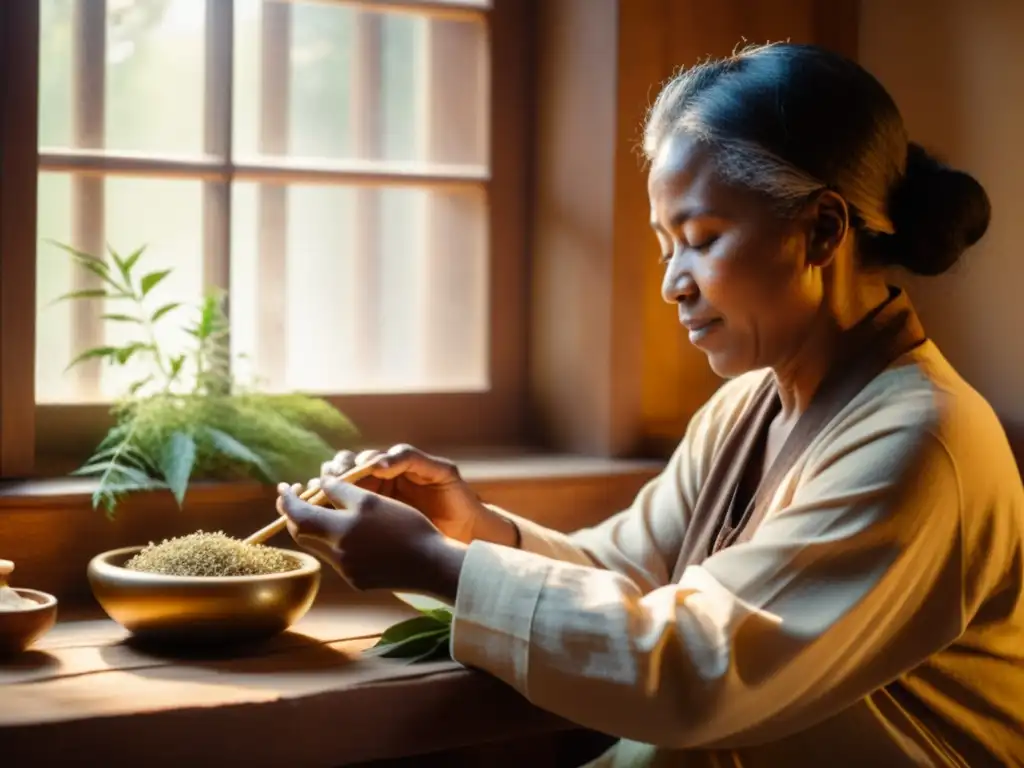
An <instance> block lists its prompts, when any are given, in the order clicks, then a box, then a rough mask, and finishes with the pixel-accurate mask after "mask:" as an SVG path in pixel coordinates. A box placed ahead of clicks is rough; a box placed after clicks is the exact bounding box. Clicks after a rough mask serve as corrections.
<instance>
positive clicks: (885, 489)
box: [279, 45, 1024, 767]
mask: <svg viewBox="0 0 1024 768" xmlns="http://www.w3.org/2000/svg"><path fill="white" fill-rule="evenodd" d="M644 139H645V140H644V148H645V152H646V155H647V157H648V159H649V161H650V166H649V177H648V192H649V197H650V206H651V226H652V227H653V229H654V232H655V234H656V236H657V239H658V242H659V244H660V246H661V260H662V263H663V264H664V281H663V284H662V293H663V295H664V298H665V300H666V301H667V302H669V303H670V304H672V305H674V306H675V308H676V311H677V312H678V313H679V321H680V322H681V323H682V324H683V325H684V326H686V328H687V329H688V330H689V338H690V341H691V343H692V344H694V345H695V346H697V347H698V348H700V349H701V350H703V351H704V352H705V353H706V354H707V357H708V360H709V362H710V364H711V367H712V368H713V369H714V371H715V372H716V373H717V374H718V375H720V376H721V377H723V378H724V379H726V380H727V381H726V383H725V384H724V385H723V386H722V387H721V388H720V389H719V390H718V392H717V393H715V395H714V396H713V397H712V398H711V399H710V400H709V401H708V402H707V403H706V404H705V405H704V406H703V408H702V409H701V410H700V411H699V412H698V413H697V414H696V416H695V417H694V418H693V420H692V422H691V423H690V425H689V427H688V429H687V431H686V434H685V436H684V437H683V440H682V442H681V443H680V445H679V447H678V449H677V450H676V451H675V453H674V455H673V456H672V458H671V460H670V461H669V462H668V465H667V466H666V467H665V469H664V471H663V472H662V473H661V474H660V475H659V476H658V477H657V478H656V479H654V480H653V481H651V482H650V483H649V484H648V485H647V486H646V487H645V488H644V489H643V490H642V491H641V492H640V494H639V495H638V496H637V498H636V501H635V502H634V503H633V505H632V506H631V507H630V508H629V509H627V510H625V511H622V512H621V513H619V514H617V515H615V516H614V517H612V518H610V519H609V520H607V521H606V522H604V523H602V524H600V525H597V526H596V527H594V528H591V529H588V530H583V531H579V532H577V533H575V534H573V535H568V536H566V535H562V534H560V533H556V532H553V531H551V530H548V529H546V528H543V527H541V526H539V525H537V524H535V523H532V522H529V521H527V520H524V519H522V518H519V517H516V516H514V515H512V514H511V513H507V512H504V511H502V510H498V509H495V508H492V507H489V506H486V505H484V504H482V503H481V502H480V501H479V500H478V499H477V497H476V495H475V494H474V493H473V491H472V490H471V489H470V488H469V487H468V486H467V485H466V484H465V483H464V482H463V481H462V480H461V479H460V477H459V473H458V471H457V469H456V467H455V466H453V465H452V464H451V463H450V462H448V461H445V460H442V459H438V458H434V457H431V456H428V455H425V454H423V453H421V452H419V451H417V450H415V449H413V448H411V447H408V446H401V447H397V448H393V449H391V450H390V451H387V452H384V453H381V452H374V451H369V452H366V453H363V454H361V455H359V456H353V455H350V454H347V453H345V454H341V455H339V456H338V457H337V458H336V459H335V461H334V462H332V463H331V464H329V465H327V466H325V470H324V477H323V478H321V480H320V482H321V484H322V486H323V487H324V488H325V490H327V491H328V492H329V494H330V496H331V498H332V500H334V501H335V503H336V505H337V506H338V507H343V508H344V509H345V511H334V510H319V509H315V508H312V507H310V506H309V505H307V504H305V503H304V502H302V501H300V500H299V499H298V498H297V496H296V491H297V488H288V487H282V488H281V489H280V493H281V497H280V499H279V508H280V511H281V512H282V513H283V514H285V515H286V516H288V518H289V528H290V530H291V532H292V535H293V536H295V537H296V540H297V541H298V542H299V543H300V544H301V545H305V546H309V547H310V548H312V549H314V550H315V551H317V552H319V554H320V555H321V556H322V557H324V558H326V559H328V560H329V561H330V562H332V563H333V564H334V565H335V566H336V567H337V568H338V569H339V570H340V571H341V572H342V573H343V574H344V575H345V576H346V578H347V579H349V581H350V582H351V583H352V584H354V585H355V586H356V587H357V588H388V589H403V590H418V591H422V592H427V593H431V594H434V595H437V596H440V597H441V598H444V599H446V600H448V601H450V602H451V604H452V605H453V606H454V611H453V613H454V620H453V625H452V627H453V629H452V632H453V634H452V644H451V650H452V655H453V657H454V658H455V659H456V660H457V661H459V662H461V663H462V664H464V665H466V666H469V667H473V668H476V669H479V670H484V671H486V672H488V673H490V674H492V675H495V676H497V677H498V678H500V679H502V680H504V681H506V682H507V683H508V684H509V685H511V686H513V687H514V688H516V689H517V690H518V691H520V692H521V693H522V694H523V695H525V696H526V697H527V698H528V699H529V700H530V701H532V702H534V703H535V704H537V705H538V706H540V707H543V708H545V709H547V710H549V711H551V712H554V713H556V714H558V715H561V716H563V717H565V718H567V719H569V720H572V721H574V722H576V723H579V724H581V725H583V726H585V727H587V728H590V729H593V730H596V731H600V732H602V733H606V734H610V735H612V736H615V737H618V738H619V739H620V741H618V742H617V743H616V744H615V746H614V747H612V748H611V750H610V751H608V752H607V753H606V754H605V755H603V756H602V757H600V758H599V759H598V760H597V762H595V763H594V765H601V766H648V765H649V766H674V765H685V766H705V765H706V766H712V765H715V766H726V765H728V766H773V767H774V766H787V767H789V766H820V765H844V766H845V765H851V766H911V765H913V766H964V765H971V766H981V765H1022V764H1024V727H1022V721H1024V592H1022V590H1024V541H1022V537H1024V490H1022V484H1021V479H1020V475H1019V474H1018V470H1017V467H1016V464H1015V462H1014V459H1013V457H1012V455H1011V451H1010V448H1009V445H1008V441H1007V438H1006V436H1005V434H1004V432H1003V430H1002V428H1001V427H1000V424H999V422H998V420H997V418H996V416H995V414H994V413H993V410H992V409H991V407H990V406H989V405H988V403H986V401H985V400H984V399H983V398H982V397H981V396H980V395H979V394H978V393H977V392H976V391H975V390H973V389H972V388H971V387H970V386H969V385H968V384H967V383H966V382H965V381H964V380H963V379H962V378H961V377H960V376H959V375H958V374H957V372H956V371H955V370H954V369H953V368H952V367H951V366H950V364H949V363H948V362H947V361H946V360H945V358H943V356H942V354H941V353H940V351H939V350H938V348H937V347H936V346H935V344H934V343H933V342H931V341H930V340H929V339H928V338H927V337H926V336H925V334H924V332H923V330H922V328H921V325H920V323H919V322H918V320H917V318H916V316H915V314H914V311H913V309H912V307H911V304H910V302H909V301H908V299H907V296H906V295H905V294H904V293H903V292H902V291H901V290H899V289H897V288H894V287H892V286H891V285H890V284H889V283H887V281H886V276H885V268H886V267H890V266H902V267H904V268H906V269H907V270H909V271H910V272H913V273H917V274H921V275H937V274H939V273H941V272H944V271H945V270H947V269H948V268H950V267H951V266H952V265H953V264H954V263H955V262H956V261H957V259H958V258H959V257H960V255H961V253H962V252H963V251H964V250H965V249H966V248H968V247H969V246H971V245H973V244H974V243H975V242H977V241H978V240H979V239H980V238H981V237H982V235H983V234H984V232H985V230H986V228H987V226H988V221H989V203H988V199H987V197H986V194H985V191H984V190H983V189H982V187H981V186H980V185H979V184H978V182H977V181H975V180H974V179H973V178H972V177H971V176H969V175H967V174H965V173H962V172H960V171H956V170H953V169H951V168H949V167H947V166H945V165H943V164H940V163H939V162H938V161H936V160H935V159H934V158H933V157H932V156H931V155H929V154H928V153H927V152H926V151H925V150H923V149H922V148H921V147H920V146H918V145H916V144H914V143H909V142H908V140H907V135H906V131H905V128H904V125H903V122H902V119H901V117H900V114H899V111H898V110H897V108H896V106H895V105H894V103H893V101H892V99H891V98H890V96H889V95H888V94H887V93H886V91H885V90H884V88H883V87H882V86H881V85H880V84H879V83H878V82H877V81H876V80H875V79H874V78H873V77H872V76H871V75H870V74H868V73H867V72H865V71H864V70H863V69H861V68H860V67H859V66H858V65H856V64H854V63H853V62H850V61H847V60H845V59H843V58H841V57H839V56H837V55H835V54H832V53H829V52H827V51H825V50H822V49H819V48H815V47H810V46H800V45H771V46H764V47H757V48H752V49H747V50H744V51H742V52H740V53H738V54H737V55H734V56H731V57H728V58H725V59H722V60H718V61H709V62H707V63H705V64H702V65H700V66H697V67H695V68H693V69H690V70H688V71H685V72H683V73H682V74H680V75H678V76H677V77H676V78H674V79H673V80H672V81H671V82H669V83H668V84H667V85H666V86H665V88H664V89H663V90H662V91H661V93H660V95H659V96H658V98H657V101H656V103H655V104H654V106H653V108H652V109H651V111H650V115H649V117H648V121H647V125H646V130H645V137H644ZM953 311H956V310H955V309H954V310H953ZM363 462H374V463H375V470H374V473H373V476H372V477H370V478H367V479H366V480H364V481H362V482H361V483H360V484H359V485H358V486H353V485H345V484H341V483H338V482H337V481H336V480H332V477H333V476H334V475H336V474H337V473H339V472H342V471H344V470H346V469H348V468H350V467H351V466H352V465H353V464H354V463H363Z"/></svg>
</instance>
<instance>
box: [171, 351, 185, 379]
mask: <svg viewBox="0 0 1024 768" xmlns="http://www.w3.org/2000/svg"><path fill="white" fill-rule="evenodd" d="M184 364H185V356H184V355H177V356H175V357H172V358H171V370H170V374H171V380H172V381H173V380H174V379H176V378H178V374H179V373H181V366H183V365H184Z"/></svg>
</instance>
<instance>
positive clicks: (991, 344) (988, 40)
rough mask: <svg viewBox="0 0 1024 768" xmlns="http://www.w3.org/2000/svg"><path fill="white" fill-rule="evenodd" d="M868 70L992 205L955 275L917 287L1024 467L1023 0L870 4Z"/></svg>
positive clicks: (865, 10) (865, 9)
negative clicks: (1011, 85) (1016, 79)
mask: <svg viewBox="0 0 1024 768" xmlns="http://www.w3.org/2000/svg"><path fill="white" fill-rule="evenodd" d="M861 14H862V15H861V27H860V44H859V45H860V60H861V62H862V63H863V64H864V66H866V67H867V68H868V69H869V70H871V71H872V72H873V73H874V74H875V75H876V76H877V77H878V78H879V79H880V80H881V81H882V82H883V83H884V84H885V86H886V87H887V88H888V89H889V91H890V92H891V93H892V94H893V97H894V98H895V99H896V102H897V104H898V105H899V107H900V110H901V111H902V113H903V116H904V119H905V120H906V123H907V127H908V129H909V131H910V135H911V137H912V138H913V139H914V140H915V141H918V142H919V143H921V144H923V145H925V146H927V147H929V148H930V149H932V150H934V151H936V152H937V153H938V154H939V155H940V156H943V157H944V158H945V159H947V160H948V161H949V162H950V163H952V164H953V165H955V166H958V167H960V168H963V169H965V170H967V171H969V172H970V173H972V174H974V175H975V176H976V177H977V178H978V179H979V180H980V181H981V182H982V184H984V185H985V187H986V189H987V190H988V193H989V195H990V197H991V199H992V208H993V218H992V224H991V227H990V228H989V231H988V233H987V234H986V236H985V238H984V239H983V240H982V241H981V243H980V244H979V245H977V246H976V247H974V248H973V249H971V250H970V251H968V252H967V254H966V255H965V258H964V260H963V262H961V264H959V265H958V266H957V267H956V268H955V269H954V270H953V271H952V272H951V273H949V274H947V275H944V276H942V277H938V278H930V279H913V278H911V279H906V280H902V279H901V280H900V282H902V283H904V284H905V285H906V286H907V288H908V290H909V291H910V293H911V296H912V297H913V300H914V303H915V305H916V306H917V308H918V310H919V312H920V314H921V316H922V319H923V321H924V323H925V326H926V328H927V329H928V332H929V334H930V335H931V336H932V337H933V338H934V339H935V342H936V343H937V344H938V345H939V347H940V348H941V349H942V351H943V353H944V354H945V355H946V357H947V358H948V359H949V360H950V362H951V363H952V364H953V365H954V366H955V367H956V368H957V370H959V371H960V373H961V375H963V376H964V377H965V378H966V379H967V380H968V381H969V382H971V384H972V385H973V386H974V387H976V388H977V389H978V390H979V391H980V392H981V393H982V394H983V395H984V396H985V397H986V398H987V399H988V400H989V402H991V403H992V405H993V407H994V408H995V409H996V411H997V412H998V413H999V415H1000V417H1001V418H1002V419H1003V423H1004V425H1005V427H1006V430H1007V433H1008V434H1009V436H1010V439H1011V442H1012V443H1013V445H1014V448H1015V451H1016V454H1017V463H1018V466H1019V467H1021V468H1022V469H1024V343H1022V342H1021V341H1020V337H1019V330H1018V329H1019V327H1020V325H1021V323H1022V321H1024V301H1021V298H1020V287H1021V286H1022V285H1024V253H1022V250H1021V246H1020V235H1019V230H1018V227H1019V225H1018V222H1020V221H1022V220H1024V148H1022V145H1021V142H1020V137H1021V136H1024V102H1021V101H1020V100H1019V99H1016V100H1015V99H1013V98H1012V97H1010V93H1009V91H1008V89H1007V86H1006V83H1007V80H1006V77H1007V73H1013V72H1019V71H1021V69H1022V68H1024V50H1022V49H1021V48H1020V47H1019V40H1020V37H1021V35H1022V34H1024V3H1021V2H1020V1H1019V0H900V2H899V3H893V2H891V0H863V2H862V3H861Z"/></svg>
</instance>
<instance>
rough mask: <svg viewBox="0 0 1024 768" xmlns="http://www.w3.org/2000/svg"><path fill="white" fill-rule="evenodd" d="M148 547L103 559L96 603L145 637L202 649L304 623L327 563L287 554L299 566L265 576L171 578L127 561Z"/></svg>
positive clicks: (95, 578)
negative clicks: (135, 568) (322, 564)
mask: <svg viewBox="0 0 1024 768" xmlns="http://www.w3.org/2000/svg"><path fill="white" fill-rule="evenodd" d="M142 549H143V547H126V548H123V549H115V550H111V551H109V552H103V553H102V554H99V555H96V557H94V558H93V559H92V560H91V561H90V562H89V567H88V569H87V574H88V577H89V585H90V586H91V587H92V593H93V595H94V596H95V598H96V600H97V602H99V604H100V606H101V607H102V608H103V610H104V611H106V613H107V615H108V616H110V618H111V619H113V620H114V621H116V622H117V623H118V624H120V625H121V626H122V627H124V628H125V629H127V630H128V631H129V632H131V633H132V634H133V635H135V636H137V637H138V638H140V639H143V640H153V641H158V642H174V643H190V644H191V643H200V644H203V645H209V644H216V645H225V644H235V643H242V642H252V641H258V640H264V639H267V638H270V637H272V636H274V635H277V634H279V633H281V632H283V631H284V630H286V629H288V628H289V627H290V626H292V625H293V624H294V623H295V622H297V621H298V620H299V619H301V618H302V617H303V616H304V615H305V614H306V611H308V610H309V608H310V606H312V605H313V601H314V600H315V599H316V595H317V592H318V591H319V588H320V561H319V560H317V559H316V558H315V557H313V556H311V555H307V554H305V553H304V552H295V551H292V550H285V553H286V554H287V555H288V556H289V557H291V558H293V559H294V560H295V562H296V566H297V567H296V568H295V569H294V570H290V571H284V572H281V573H271V574H265V575H260V576H168V575H164V574H159V573H147V572H144V571H133V570H129V569H128V568H125V567H124V564H125V563H126V562H127V561H128V560H129V559H131V557H132V556H133V555H135V554H136V553H137V552H139V551H140V550H142Z"/></svg>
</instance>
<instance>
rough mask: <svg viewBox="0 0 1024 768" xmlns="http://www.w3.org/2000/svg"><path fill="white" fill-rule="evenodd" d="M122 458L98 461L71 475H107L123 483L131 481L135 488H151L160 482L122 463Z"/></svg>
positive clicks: (82, 467)
mask: <svg viewBox="0 0 1024 768" xmlns="http://www.w3.org/2000/svg"><path fill="white" fill-rule="evenodd" d="M119 459H120V457H117V456H112V457H111V458H110V460H109V461H98V462H91V460H90V462H91V463H87V464H85V465H83V466H81V467H79V468H78V469H75V470H73V471H72V472H71V473H70V474H71V475H74V476H75V477H89V476H90V475H98V474H106V475H110V476H111V477H112V478H114V477H116V478H118V479H120V481H121V482H124V481H129V482H130V483H131V484H133V485H134V486H139V487H143V486H145V487H151V486H153V485H154V484H155V483H158V481H156V480H154V479H153V478H152V477H150V476H149V475H147V474H146V473H145V472H143V471H142V470H141V469H137V468H136V467H133V466H130V465H128V464H125V463H123V462H121V461H120V460H119Z"/></svg>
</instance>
